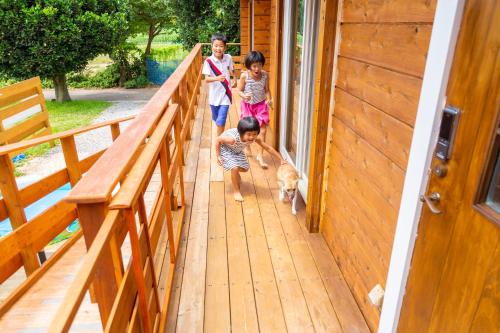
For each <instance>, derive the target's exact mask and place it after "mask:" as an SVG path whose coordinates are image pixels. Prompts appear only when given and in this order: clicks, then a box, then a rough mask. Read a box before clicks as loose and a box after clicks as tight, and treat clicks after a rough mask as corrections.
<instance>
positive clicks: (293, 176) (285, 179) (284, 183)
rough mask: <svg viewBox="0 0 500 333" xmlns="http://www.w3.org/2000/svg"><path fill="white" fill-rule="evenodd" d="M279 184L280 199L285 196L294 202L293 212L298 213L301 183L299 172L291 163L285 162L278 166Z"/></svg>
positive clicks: (283, 198)
mask: <svg viewBox="0 0 500 333" xmlns="http://www.w3.org/2000/svg"><path fill="white" fill-rule="evenodd" d="M277 178H278V185H279V186H280V200H281V201H283V200H285V198H287V199H288V201H289V202H291V203H292V214H293V215H297V209H296V203H297V190H298V189H297V185H298V183H299V178H300V177H299V174H298V173H297V171H295V169H294V168H293V167H292V166H291V165H290V164H288V163H287V164H283V165H281V166H280V167H279V168H278V173H277Z"/></svg>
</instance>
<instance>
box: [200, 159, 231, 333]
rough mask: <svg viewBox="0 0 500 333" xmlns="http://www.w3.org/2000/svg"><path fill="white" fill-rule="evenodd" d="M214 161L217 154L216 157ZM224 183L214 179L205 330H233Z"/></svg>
mask: <svg viewBox="0 0 500 333" xmlns="http://www.w3.org/2000/svg"><path fill="white" fill-rule="evenodd" d="M211 159H212V160H213V159H214V157H213V156H212V157H211ZM224 206H225V201H224V183H223V182H210V206H209V217H208V251H207V277H206V282H205V325H204V331H205V332H230V331H231V314H230V308H229V281H228V278H229V276H228V274H229V273H228V263H227V239H226V216H225V209H224Z"/></svg>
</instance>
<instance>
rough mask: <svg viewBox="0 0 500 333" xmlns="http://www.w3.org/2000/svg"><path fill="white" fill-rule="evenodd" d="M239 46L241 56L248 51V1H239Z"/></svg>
mask: <svg viewBox="0 0 500 333" xmlns="http://www.w3.org/2000/svg"><path fill="white" fill-rule="evenodd" d="M240 44H241V56H242V57H245V55H246V54H247V53H248V51H250V4H249V1H248V0H240Z"/></svg>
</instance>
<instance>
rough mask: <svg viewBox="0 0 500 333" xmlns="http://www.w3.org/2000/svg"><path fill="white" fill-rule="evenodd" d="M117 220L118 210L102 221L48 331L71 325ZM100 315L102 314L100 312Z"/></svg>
mask: <svg viewBox="0 0 500 333" xmlns="http://www.w3.org/2000/svg"><path fill="white" fill-rule="evenodd" d="M118 221H119V212H111V213H110V214H109V215H108V216H107V218H106V220H105V221H104V222H103V223H102V228H101V229H100V230H99V232H98V233H97V235H96V237H95V245H94V246H92V247H91V248H90V249H89V252H88V255H87V256H86V257H85V260H84V263H83V266H82V269H81V270H80V272H79V274H78V275H77V277H76V278H75V280H74V281H73V282H72V284H71V288H70V290H71V292H70V293H68V294H67V295H66V297H65V299H64V302H63V304H62V305H61V306H60V307H59V310H58V311H57V314H56V316H54V317H53V319H52V322H51V324H50V329H49V331H50V332H63V331H68V330H69V328H70V327H71V323H72V321H73V318H74V317H75V315H76V313H77V311H78V308H79V307H80V303H81V302H82V299H83V297H84V295H85V292H86V291H87V288H88V286H89V285H90V283H91V281H92V280H94V286H95V285H96V283H95V281H96V279H93V277H94V272H95V271H96V270H98V269H99V267H98V263H99V259H100V258H102V256H104V255H105V254H106V251H105V248H106V247H107V246H108V244H109V243H108V242H109V240H110V239H111V236H112V235H113V230H114V228H115V226H116V225H117V222H118ZM95 289H96V288H94V290H95ZM101 316H103V314H102V313H101Z"/></svg>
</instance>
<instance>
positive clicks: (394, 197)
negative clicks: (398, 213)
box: [328, 119, 404, 207]
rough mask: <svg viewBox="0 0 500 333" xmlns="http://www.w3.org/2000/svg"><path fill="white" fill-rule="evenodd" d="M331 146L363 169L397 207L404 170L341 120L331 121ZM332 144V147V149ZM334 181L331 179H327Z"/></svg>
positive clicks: (388, 200)
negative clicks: (332, 134) (332, 132)
mask: <svg viewBox="0 0 500 333" xmlns="http://www.w3.org/2000/svg"><path fill="white" fill-rule="evenodd" d="M333 131H334V132H335V133H336V135H334V136H333V146H334V147H335V148H336V149H340V151H341V152H342V154H343V155H344V156H346V157H347V158H349V159H350V160H352V161H353V162H354V163H355V164H356V165H359V167H360V168H361V169H362V170H363V174H364V175H366V177H367V179H370V180H371V182H372V184H373V185H374V186H376V188H377V189H378V190H379V191H380V192H381V193H382V194H383V195H384V196H385V197H386V199H387V202H389V204H391V206H393V207H399V203H400V201H401V190H402V188H403V177H404V171H403V170H401V169H400V168H399V167H398V166H397V165H396V164H395V163H394V162H392V161H391V160H389V159H388V158H387V157H385V156H384V155H383V154H381V153H380V152H379V151H378V150H376V149H375V148H373V147H372V146H371V145H370V144H369V143H368V142H366V141H365V140H364V139H362V138H360V137H359V136H357V135H356V134H355V133H354V132H353V131H352V130H351V129H349V128H348V127H347V126H345V125H344V124H343V123H342V122H341V121H338V120H337V121H336V120H335V119H334V121H333ZM333 146H332V149H333ZM328 181H329V182H334V180H333V179H328Z"/></svg>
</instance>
